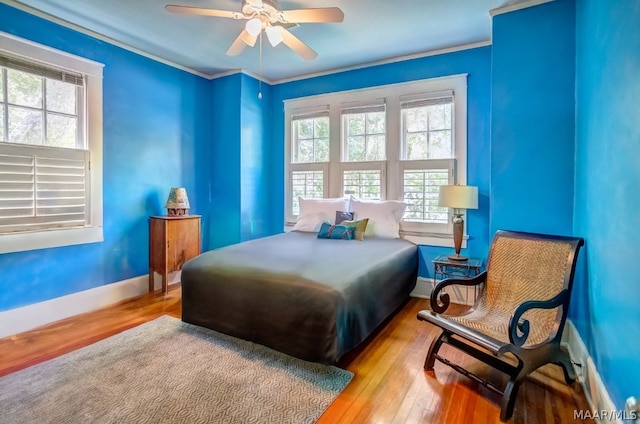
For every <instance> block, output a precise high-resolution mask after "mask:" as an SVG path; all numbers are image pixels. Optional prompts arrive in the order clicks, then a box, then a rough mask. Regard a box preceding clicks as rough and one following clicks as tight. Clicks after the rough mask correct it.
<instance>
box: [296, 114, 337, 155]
mask: <svg viewBox="0 0 640 424" xmlns="http://www.w3.org/2000/svg"><path fill="white" fill-rule="evenodd" d="M292 141H293V146H292V148H293V155H292V163H313V162H328V161H329V117H328V116H320V117H314V118H306V119H296V120H294V121H293V140H292Z"/></svg>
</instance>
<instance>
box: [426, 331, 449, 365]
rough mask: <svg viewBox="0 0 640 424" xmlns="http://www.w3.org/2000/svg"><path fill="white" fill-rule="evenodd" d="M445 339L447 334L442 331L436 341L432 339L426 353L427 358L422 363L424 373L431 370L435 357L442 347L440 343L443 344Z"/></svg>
mask: <svg viewBox="0 0 640 424" xmlns="http://www.w3.org/2000/svg"><path fill="white" fill-rule="evenodd" d="M446 337H447V334H446V332H444V331H443V332H442V333H440V337H438V338H437V339H433V341H432V342H431V346H429V352H428V353H427V358H426V359H425V361H424V369H425V370H426V371H431V370H433V365H434V364H435V361H436V358H435V355H436V354H437V353H438V351H439V350H440V346H442V343H443V342H444V340H445V338H446Z"/></svg>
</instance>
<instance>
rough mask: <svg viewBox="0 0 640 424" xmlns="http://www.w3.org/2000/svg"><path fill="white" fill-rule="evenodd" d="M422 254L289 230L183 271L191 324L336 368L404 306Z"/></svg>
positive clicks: (398, 242) (404, 244) (405, 246)
mask: <svg viewBox="0 0 640 424" xmlns="http://www.w3.org/2000/svg"><path fill="white" fill-rule="evenodd" d="M417 271H418V249H417V246H416V245H415V244H413V243H411V242H409V241H406V240H402V239H377V238H367V239H365V240H364V241H357V240H349V241H345V240H326V239H318V238H317V237H316V234H315V233H306V232H289V233H284V234H278V235H275V236H271V237H265V238H261V239H256V240H252V241H247V242H243V243H239V244H236V245H232V246H227V247H223V248H220V249H216V250H212V251H210V252H206V253H203V254H201V255H200V256H198V257H196V258H194V259H191V260H190V261H188V262H187V263H186V264H185V265H184V266H183V269H182V319H183V321H185V322H188V323H191V324H196V325H200V326H204V327H207V328H210V329H213V330H216V331H219V332H222V333H225V334H228V335H231V336H235V337H239V338H242V339H245V340H249V341H253V342H256V343H259V344H262V345H265V346H268V347H271V348H273V349H276V350H278V351H281V352H284V353H286V354H289V355H292V356H295V357H298V358H301V359H304V360H308V361H314V362H322V363H336V362H337V361H338V360H339V359H340V358H341V357H342V356H343V355H344V354H345V353H347V352H348V351H350V350H351V349H353V348H354V347H356V346H357V345H358V344H359V343H360V342H362V341H363V340H364V339H365V338H366V337H367V336H368V335H369V334H371V332H372V331H373V330H374V329H375V328H376V327H377V326H378V325H380V323H382V322H383V321H384V320H385V319H386V318H387V317H388V316H389V315H390V314H392V313H393V312H394V311H395V310H396V309H398V308H399V307H400V306H402V305H403V304H404V302H405V301H406V300H407V299H408V297H409V293H410V292H411V290H413V288H414V286H415V283H416V277H417Z"/></svg>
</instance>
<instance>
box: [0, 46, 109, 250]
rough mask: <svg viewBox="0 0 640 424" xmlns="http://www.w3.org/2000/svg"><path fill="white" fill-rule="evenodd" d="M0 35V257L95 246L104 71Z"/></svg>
mask: <svg viewBox="0 0 640 424" xmlns="http://www.w3.org/2000/svg"><path fill="white" fill-rule="evenodd" d="M0 37H1V38H2V41H3V44H2V49H0V253H2V252H9V251H20V250H30V249H38V248H44V247H54V246H61V245H69V244H78V243H88V242H94V241H100V240H102V188H101V185H102V180H101V178H102V176H101V169H102V166H101V156H102V152H101V150H102V141H101V132H102V129H101V122H102V117H101V114H102V105H101V103H102V99H101V96H102V65H99V64H96V63H94V62H90V61H87V60H85V59H81V58H78V57H75V56H71V55H69V54H66V53H63V52H59V51H56V50H53V49H50V48H48V47H45V46H41V45H38V44H35V43H31V42H28V41H25V40H21V39H19V38H16V37H13V36H9V35H6V34H0Z"/></svg>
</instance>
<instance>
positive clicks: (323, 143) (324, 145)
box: [313, 137, 329, 162]
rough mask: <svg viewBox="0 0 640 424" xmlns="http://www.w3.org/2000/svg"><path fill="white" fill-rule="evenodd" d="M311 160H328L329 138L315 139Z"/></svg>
mask: <svg viewBox="0 0 640 424" xmlns="http://www.w3.org/2000/svg"><path fill="white" fill-rule="evenodd" d="M313 162H329V138H328V137H327V138H318V139H316V140H315V149H314V160H313Z"/></svg>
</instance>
